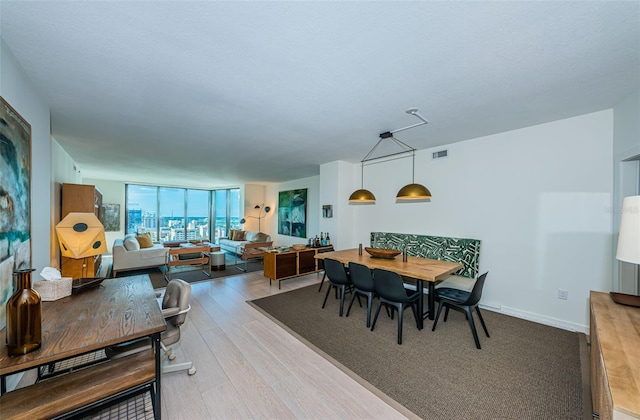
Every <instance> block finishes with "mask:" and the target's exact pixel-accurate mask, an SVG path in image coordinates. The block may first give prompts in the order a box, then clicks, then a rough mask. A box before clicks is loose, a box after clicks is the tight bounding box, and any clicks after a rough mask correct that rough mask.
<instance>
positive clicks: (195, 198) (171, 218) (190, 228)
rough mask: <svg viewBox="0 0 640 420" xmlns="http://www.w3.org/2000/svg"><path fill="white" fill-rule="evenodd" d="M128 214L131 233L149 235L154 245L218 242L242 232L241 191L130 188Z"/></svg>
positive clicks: (132, 186)
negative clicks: (235, 230)
mask: <svg viewBox="0 0 640 420" xmlns="http://www.w3.org/2000/svg"><path fill="white" fill-rule="evenodd" d="M125 213H126V218H127V221H126V225H127V233H143V232H149V233H150V235H151V238H152V240H153V241H154V242H164V241H181V240H194V239H211V240H213V241H217V239H218V238H221V237H225V236H226V235H227V232H228V229H235V228H240V190H239V189H238V188H233V189H224V190H214V191H207V190H195V189H184V188H169V187H157V186H148V185H127V189H126V212H125ZM211 218H213V220H215V223H214V224H213V232H212V231H211V228H212V225H211V223H210V220H212V219H211Z"/></svg>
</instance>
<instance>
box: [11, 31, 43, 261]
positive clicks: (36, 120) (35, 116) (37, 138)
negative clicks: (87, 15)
mask: <svg viewBox="0 0 640 420" xmlns="http://www.w3.org/2000/svg"><path fill="white" fill-rule="evenodd" d="M0 95H2V97H3V98H4V99H5V100H6V101H7V102H8V103H9V105H11V106H12V107H13V108H14V109H15V110H16V111H17V112H18V113H19V114H20V115H21V116H22V117H23V118H24V119H25V120H26V121H27V122H28V123H29V124H31V266H32V267H33V268H35V269H36V270H38V271H37V272H40V270H42V268H43V267H46V266H48V265H49V264H50V262H51V254H50V238H51V235H52V232H53V230H52V229H53V224H52V221H53V215H52V213H51V211H50V210H51V200H52V198H53V196H52V192H51V191H52V189H51V178H50V175H51V137H50V135H49V126H50V119H49V106H48V104H47V103H46V101H45V100H44V98H42V97H40V95H39V94H38V93H37V91H36V89H35V88H34V87H33V86H32V85H31V82H30V81H29V80H28V79H27V77H26V75H25V73H24V70H23V69H22V67H20V64H19V63H18V62H17V60H16V58H15V57H14V55H13V53H12V52H11V51H10V50H9V47H8V46H7V45H6V44H5V42H4V40H2V39H1V38H0Z"/></svg>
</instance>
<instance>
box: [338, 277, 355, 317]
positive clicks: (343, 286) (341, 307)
mask: <svg viewBox="0 0 640 420" xmlns="http://www.w3.org/2000/svg"><path fill="white" fill-rule="evenodd" d="M346 291H347V288H346V286H345V285H344V284H343V285H341V286H340V316H342V309H343V308H344V295H345V293H346ZM354 295H355V293H354Z"/></svg>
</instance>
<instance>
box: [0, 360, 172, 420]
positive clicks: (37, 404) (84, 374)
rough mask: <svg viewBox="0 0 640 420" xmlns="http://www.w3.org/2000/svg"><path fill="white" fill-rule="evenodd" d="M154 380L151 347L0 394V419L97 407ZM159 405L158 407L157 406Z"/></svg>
mask: <svg viewBox="0 0 640 420" xmlns="http://www.w3.org/2000/svg"><path fill="white" fill-rule="evenodd" d="M154 380H155V358H154V354H153V350H152V349H151V348H149V350H148V351H144V352H140V353H136V354H133V355H131V356H128V357H123V358H121V359H117V360H109V361H106V362H102V363H99V364H97V365H93V366H90V367H87V368H84V369H80V370H77V371H74V372H71V373H68V374H64V375H60V376H55V377H53V378H51V379H46V380H44V381H41V382H38V383H36V384H34V385H30V386H27V387H24V388H20V389H17V390H15V391H11V392H7V393H5V394H3V395H2V396H0V413H1V414H2V416H1V417H2V419H4V420H9V419H30V420H35V419H50V418H54V417H58V416H61V415H64V414H65V413H70V412H73V411H75V410H79V409H81V408H83V407H87V408H91V407H97V406H100V405H102V404H105V403H107V402H108V400H109V398H110V397H113V396H115V395H118V394H119V393H122V392H124V391H130V392H132V393H135V390H136V389H137V388H140V387H144V386H145V385H146V384H150V383H152V382H153V381H154ZM157 409H159V407H158V408H157Z"/></svg>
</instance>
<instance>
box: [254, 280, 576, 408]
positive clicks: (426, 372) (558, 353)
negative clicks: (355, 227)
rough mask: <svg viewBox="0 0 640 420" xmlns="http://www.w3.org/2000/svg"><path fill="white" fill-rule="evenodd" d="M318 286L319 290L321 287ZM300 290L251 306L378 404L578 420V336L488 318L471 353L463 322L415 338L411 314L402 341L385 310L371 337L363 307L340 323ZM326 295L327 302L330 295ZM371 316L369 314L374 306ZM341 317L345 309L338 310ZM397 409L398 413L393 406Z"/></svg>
mask: <svg viewBox="0 0 640 420" xmlns="http://www.w3.org/2000/svg"><path fill="white" fill-rule="evenodd" d="M325 287H326V286H325ZM324 290H326V289H323V291H322V292H321V293H318V286H317V285H313V286H308V287H303V288H300V289H296V290H293V291H289V292H285V293H281V294H277V295H273V296H269V297H265V298H261V299H256V300H253V301H250V302H249V303H250V304H251V305H253V306H254V307H256V308H257V309H259V310H261V311H262V312H263V313H265V314H267V316H269V317H271V318H272V319H274V320H275V321H276V322H278V323H279V324H280V325H282V326H283V327H284V328H286V329H287V330H289V331H290V332H292V333H293V334H294V335H296V336H297V337H299V338H300V339H301V340H302V341H303V342H305V343H306V344H308V345H309V346H310V347H311V348H313V349H314V350H316V351H318V352H319V353H320V354H322V355H323V356H325V357H326V358H327V359H329V360H331V361H332V362H333V363H334V364H336V366H338V367H340V368H341V369H342V370H344V371H345V372H347V373H348V374H350V375H351V376H352V377H354V378H355V379H356V380H358V381H359V382H361V383H362V384H364V385H365V386H368V387H369V388H370V389H372V391H374V392H376V393H377V394H378V395H380V396H381V397H383V398H385V397H386V399H387V400H388V399H392V400H393V401H395V402H396V403H398V404H400V405H402V406H403V407H405V408H406V409H408V410H409V411H411V412H412V413H414V414H415V415H417V416H419V417H420V418H423V419H438V420H441V419H581V418H582V416H583V395H582V393H583V384H582V372H581V359H580V351H581V346H584V347H586V341H585V340H584V335H583V334H579V333H573V332H569V331H565V330H561V329H558V328H553V327H549V326H545V325H541V324H537V323H533V322H529V321H525V320H522V319H518V318H514V317H509V316H506V315H502V314H498V313H495V312H490V311H486V310H485V311H483V315H484V318H485V321H486V324H487V328H488V329H489V333H490V334H491V338H487V337H486V336H485V335H484V333H483V331H482V329H480V330H479V331H478V335H479V337H480V341H481V344H482V349H481V350H478V349H476V347H475V345H474V342H473V338H472V335H471V331H470V329H469V325H468V323H467V321H466V319H465V316H464V314H463V313H458V312H456V311H453V310H452V311H450V314H449V318H448V321H447V322H446V323H445V322H442V319H441V320H440V322H439V323H438V327H437V329H436V331H434V332H432V331H431V326H432V322H431V321H428V320H427V321H425V328H424V330H422V331H418V330H417V329H416V327H415V321H414V320H413V316H412V314H411V312H410V311H409V310H407V312H406V313H405V320H404V329H403V342H402V345H398V344H397V343H396V333H397V320H396V319H393V320H392V319H390V318H389V317H388V316H387V315H386V314H385V313H384V311H382V312H381V314H380V317H379V318H378V323H377V324H376V328H375V330H374V331H370V330H369V329H367V328H366V326H365V319H366V305H365V304H364V301H363V308H361V307H359V306H358V304H357V302H356V303H354V306H353V308H352V311H351V314H350V316H349V317H339V316H338V300H336V299H334V298H333V297H332V298H330V299H329V300H328V301H327V305H326V307H325V309H321V305H322V300H323V298H324ZM332 295H333V294H332ZM374 308H375V306H374ZM345 312H346V308H345ZM396 405H397V404H396Z"/></svg>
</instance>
